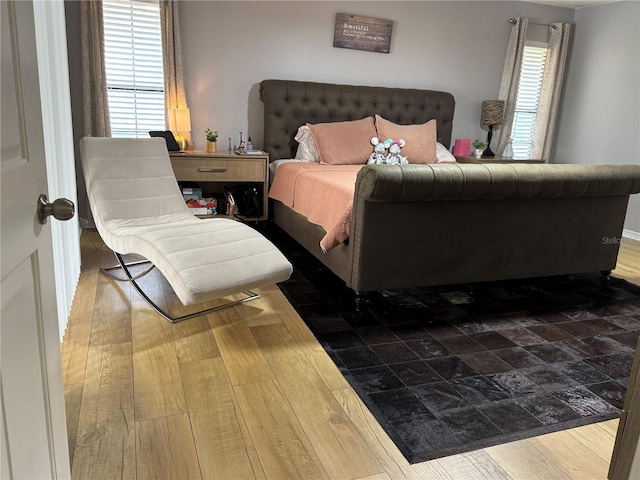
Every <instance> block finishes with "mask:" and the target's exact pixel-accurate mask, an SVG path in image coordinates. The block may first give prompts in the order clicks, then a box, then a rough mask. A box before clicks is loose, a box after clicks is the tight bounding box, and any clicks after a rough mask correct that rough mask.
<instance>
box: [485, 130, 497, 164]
mask: <svg viewBox="0 0 640 480" xmlns="http://www.w3.org/2000/svg"><path fill="white" fill-rule="evenodd" d="M492 136H493V125H489V134H488V135H487V148H485V150H484V152H482V158H494V157H495V156H496V154H495V153H493V152H492V151H491V137H492Z"/></svg>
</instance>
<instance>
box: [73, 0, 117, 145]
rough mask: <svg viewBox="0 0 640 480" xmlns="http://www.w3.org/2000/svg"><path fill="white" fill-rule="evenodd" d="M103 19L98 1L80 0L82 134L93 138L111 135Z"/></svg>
mask: <svg viewBox="0 0 640 480" xmlns="http://www.w3.org/2000/svg"><path fill="white" fill-rule="evenodd" d="M102 18H103V16H102V1H101V0H92V1H82V2H80V42H81V49H82V111H83V114H84V134H85V135H87V136H93V137H110V136H111V121H110V119H109V100H108V97H107V75H106V71H105V67H104V22H103V19H102Z"/></svg>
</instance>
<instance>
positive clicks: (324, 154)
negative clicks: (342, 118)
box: [307, 117, 376, 165]
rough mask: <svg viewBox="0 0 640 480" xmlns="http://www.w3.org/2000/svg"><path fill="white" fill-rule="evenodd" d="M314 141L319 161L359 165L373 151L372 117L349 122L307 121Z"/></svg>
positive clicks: (373, 131)
mask: <svg viewBox="0 0 640 480" xmlns="http://www.w3.org/2000/svg"><path fill="white" fill-rule="evenodd" d="M307 126H308V127H309V130H311V135H313V139H314V140H315V142H316V147H317V148H318V154H319V155H320V163H324V164H331V165H361V164H365V163H367V160H368V159H369V155H371V152H373V145H371V139H372V138H373V137H375V136H376V127H375V125H374V124H373V117H366V118H363V119H362V120H355V121H351V122H333V123H317V124H315V125H312V124H310V123H307Z"/></svg>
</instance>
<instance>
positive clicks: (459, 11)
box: [179, 1, 574, 149]
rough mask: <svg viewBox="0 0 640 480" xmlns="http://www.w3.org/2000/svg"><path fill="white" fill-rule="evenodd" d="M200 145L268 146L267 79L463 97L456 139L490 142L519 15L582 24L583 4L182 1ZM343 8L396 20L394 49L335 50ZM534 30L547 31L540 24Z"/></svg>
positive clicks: (190, 95) (188, 81)
mask: <svg viewBox="0 0 640 480" xmlns="http://www.w3.org/2000/svg"><path fill="white" fill-rule="evenodd" d="M179 5H180V27H181V35H182V42H183V45H182V47H183V60H184V69H185V79H186V89H187V100H188V102H189V106H190V109H191V125H192V135H191V136H192V139H193V140H194V144H195V148H197V149H203V148H204V141H205V138H204V130H205V129H206V128H211V129H212V130H218V131H219V132H220V139H219V140H218V141H219V142H220V145H219V146H218V148H221V147H222V148H226V147H227V143H228V142H227V138H228V137H231V138H232V142H233V143H234V144H237V143H238V139H239V135H238V132H239V131H240V130H242V131H243V132H245V134H244V138H245V139H246V138H247V135H250V136H251V138H252V140H253V144H254V146H255V147H256V148H259V147H261V146H262V125H263V118H262V116H263V107H262V103H261V102H260V99H259V94H258V85H259V83H260V81H261V80H264V79H267V78H280V79H291V80H309V81H319V82H334V83H347V84H356V85H374V86H393V87H408V88H427V89H432V90H445V91H449V92H451V93H452V94H453V95H454V97H455V99H456V113H455V120H454V125H453V139H455V138H472V139H473V138H486V131H483V130H482V129H481V127H480V125H479V124H480V107H481V103H482V100H486V99H494V98H496V96H497V94H498V89H499V87H500V78H501V75H502V68H503V65H504V55H505V50H506V45H507V41H508V38H509V32H510V28H511V25H510V24H509V22H508V20H509V18H510V17H516V16H528V17H529V18H530V21H532V22H542V23H544V22H551V21H565V22H571V21H573V15H574V10H573V9H569V8H558V7H550V6H546V5H538V4H533V3H525V2H515V1H506V2H473V1H471V2H451V1H448V2H444V1H441V2H431V1H427V2H204V1H184V2H180V4H179ZM337 12H343V13H352V14H357V15H366V16H371V17H378V18H384V19H389V20H393V21H394V25H393V35H392V41H391V52H390V53H389V54H381V53H371V52H363V51H357V50H347V49H341V48H333V29H334V20H335V14H336V13H337ZM530 30H531V34H532V35H534V36H535V35H536V34H537V33H538V34H539V32H536V30H542V31H545V30H546V29H545V28H544V27H536V26H532V27H531V28H530Z"/></svg>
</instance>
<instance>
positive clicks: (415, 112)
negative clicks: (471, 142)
mask: <svg viewBox="0 0 640 480" xmlns="http://www.w3.org/2000/svg"><path fill="white" fill-rule="evenodd" d="M260 100H262V101H263V102H264V150H266V152H267V153H268V154H269V155H270V160H271V161H274V160H278V159H280V158H293V157H294V156H295V154H296V148H297V146H298V142H296V141H295V140H294V138H293V137H294V136H295V135H296V133H297V131H298V128H299V127H300V126H302V125H305V124H306V123H324V122H342V121H346V120H359V119H361V118H364V117H367V116H374V115H375V114H376V113H377V114H378V115H380V116H382V117H384V118H385V119H387V120H390V121H392V122H394V123H398V124H401V125H411V124H416V123H425V122H428V121H429V120H431V119H432V118H435V119H436V121H437V128H438V141H439V142H440V143H442V144H443V145H444V146H445V147H447V148H449V144H450V143H451V129H452V127H453V111H454V108H455V100H454V98H453V95H451V94H450V93H447V92H437V91H433V90H417V89H407V88H387V87H363V86H355V85H336V84H331V83H313V82H297V81H290V80H263V81H262V82H261V83H260Z"/></svg>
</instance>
